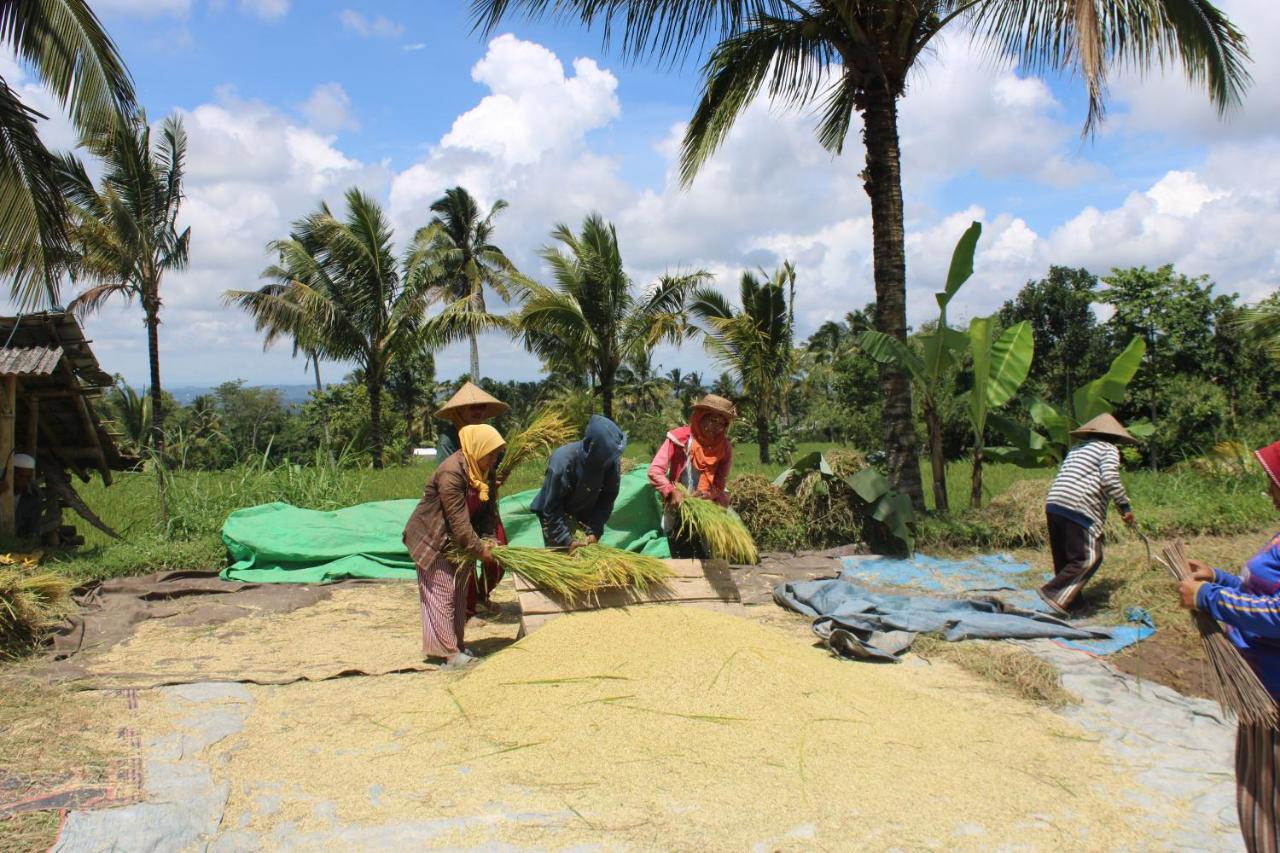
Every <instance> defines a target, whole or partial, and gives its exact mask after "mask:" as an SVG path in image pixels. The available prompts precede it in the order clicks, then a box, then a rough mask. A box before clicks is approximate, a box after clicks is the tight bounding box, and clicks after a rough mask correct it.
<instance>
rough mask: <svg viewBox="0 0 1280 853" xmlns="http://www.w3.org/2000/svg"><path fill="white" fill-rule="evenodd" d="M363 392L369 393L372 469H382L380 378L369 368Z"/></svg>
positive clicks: (379, 375)
mask: <svg viewBox="0 0 1280 853" xmlns="http://www.w3.org/2000/svg"><path fill="white" fill-rule="evenodd" d="M364 376H365V390H367V391H368V392H369V454H370V455H371V456H372V457H373V467H374V468H375V469H381V468H382V377H381V371H378V370H374V369H373V367H372V366H370V367H369V368H368V369H367V370H365V374H364Z"/></svg>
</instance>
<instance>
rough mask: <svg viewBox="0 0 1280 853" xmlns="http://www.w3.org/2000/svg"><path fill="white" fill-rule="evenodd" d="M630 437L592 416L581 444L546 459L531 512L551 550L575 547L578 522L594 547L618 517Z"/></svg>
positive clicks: (569, 446)
mask: <svg viewBox="0 0 1280 853" xmlns="http://www.w3.org/2000/svg"><path fill="white" fill-rule="evenodd" d="M626 447H627V437H626V436H625V435H623V434H622V430H621V429H619V428H618V425H617V424H615V423H614V422H613V421H611V420H609V419H608V418H606V417H604V416H602V415H592V416H591V420H590V421H589V422H588V423H587V429H586V432H585V433H584V434H583V436H582V441H575V442H573V443H572V444H566V445H565V446H564V447H561V448H559V449H557V450H556V451H555V452H554V453H552V454H551V458H550V459H548V460H547V474H546V477H545V478H544V479H543V481H542V488H541V489H539V490H538V494H537V495H535V496H534V498H533V502H532V503H531V504H529V509H530V510H532V511H533V514H534V515H536V516H538V519H539V520H540V521H541V522H542V541H543V542H544V543H545V544H546V545H547V546H548V547H552V548H563V547H566V546H572V545H573V521H577V522H578V523H580V524H581V525H582V526H583V527H585V528H586V530H587V542H588V543H595V542H598V541H599V540H600V536H601V535H602V534H603V533H604V524H605V522H606V521H608V520H609V516H610V515H612V514H613V502H614V501H616V500H617V499H618V487H619V486H620V484H621V479H622V451H623V450H625V449H626Z"/></svg>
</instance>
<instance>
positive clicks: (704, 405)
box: [693, 394, 738, 421]
mask: <svg viewBox="0 0 1280 853" xmlns="http://www.w3.org/2000/svg"><path fill="white" fill-rule="evenodd" d="M699 409H701V410H702V411H704V412H715V413H716V414H717V415H723V416H724V418H725V420H730V421H731V420H734V419H735V418H737V417H738V409H737V407H736V406H734V405H733V403H731V402H730V401H728V400H726V399H725V398H724V397H721V396H719V395H718V394H708V395H707V396H705V397H703V398H702V399H701V400H699V401H698V402H696V403H694V404H693V410H694V411H695V412H696V411H698V410H699Z"/></svg>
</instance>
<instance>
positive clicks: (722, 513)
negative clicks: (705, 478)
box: [680, 490, 760, 565]
mask: <svg viewBox="0 0 1280 853" xmlns="http://www.w3.org/2000/svg"><path fill="white" fill-rule="evenodd" d="M682 491H683V490H682ZM680 535H681V536H687V537H689V538H692V539H701V540H702V542H703V544H704V545H706V546H707V553H708V554H710V555H711V556H712V557H715V558H716V559H718V560H726V561H728V562H730V563H737V564H740V565H755V564H756V563H758V562H760V555H759V554H758V553H757V552H756V543H755V540H754V539H752V538H751V531H749V530H747V527H746V525H745V524H743V523H742V520H741V519H740V518H738V517H737V516H736V515H734V514H733V513H731V512H729V510H727V509H725V508H724V507H722V506H720V504H718V503H716V502H714V501H709V500H706V499H705V498H696V497H694V496H693V495H690V494H689V493H688V492H684V500H682V501H681V502H680Z"/></svg>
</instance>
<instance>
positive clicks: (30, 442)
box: [27, 397, 40, 459]
mask: <svg viewBox="0 0 1280 853" xmlns="http://www.w3.org/2000/svg"><path fill="white" fill-rule="evenodd" d="M39 435H40V400H39V399H37V398H35V397H32V398H30V399H28V400H27V452H28V453H30V454H31V458H32V459H35V458H36V447H37V444H36V438H37V437H38V436H39Z"/></svg>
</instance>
